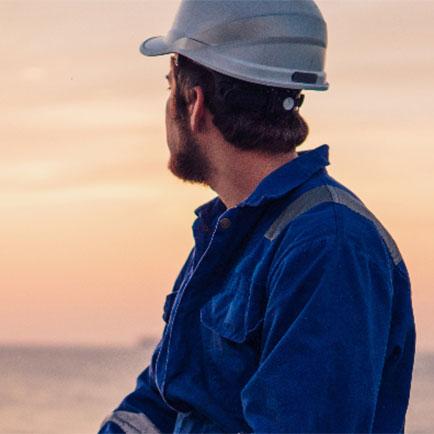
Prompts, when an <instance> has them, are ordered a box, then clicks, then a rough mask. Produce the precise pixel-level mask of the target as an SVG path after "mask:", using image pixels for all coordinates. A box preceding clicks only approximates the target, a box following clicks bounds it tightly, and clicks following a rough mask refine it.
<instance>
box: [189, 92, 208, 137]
mask: <svg viewBox="0 0 434 434" xmlns="http://www.w3.org/2000/svg"><path fill="white" fill-rule="evenodd" d="M191 92H192V95H191V96H192V99H191V101H190V103H189V107H188V110H189V114H190V128H191V131H192V132H193V133H197V132H200V131H202V130H203V127H204V125H205V118H206V113H207V109H206V106H205V95H204V93H203V90H202V88H201V87H200V86H195V87H193V89H191Z"/></svg>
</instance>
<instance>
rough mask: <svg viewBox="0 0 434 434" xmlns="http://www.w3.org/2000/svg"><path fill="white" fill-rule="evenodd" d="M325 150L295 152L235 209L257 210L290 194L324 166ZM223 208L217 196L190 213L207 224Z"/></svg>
mask: <svg viewBox="0 0 434 434" xmlns="http://www.w3.org/2000/svg"><path fill="white" fill-rule="evenodd" d="M329 164H330V162H329V146H328V145H322V146H319V147H318V148H315V149H312V150H309V151H301V152H298V157H297V158H295V159H294V160H291V161H289V162H288V163H285V164H284V165H282V166H280V167H278V168H277V169H276V170H274V171H273V172H271V173H270V174H268V175H267V176H266V177H265V178H264V179H263V180H262V181H261V182H260V183H259V184H258V186H257V187H256V189H255V190H254V191H253V192H252V194H251V195H250V196H249V197H248V198H247V199H245V200H244V201H242V202H240V203H239V204H238V205H237V207H244V206H252V207H255V206H259V205H261V204H262V203H263V202H266V201H267V200H270V199H277V198H279V197H281V196H283V195H285V194H287V193H289V192H290V191H291V190H294V189H295V188H297V187H298V186H300V185H301V184H303V183H304V182H305V181H307V180H308V179H309V178H311V177H312V176H313V175H314V174H315V173H316V172H318V171H319V170H321V169H323V168H324V167H326V166H328V165H329ZM225 210H226V206H225V205H224V203H223V202H222V201H221V200H220V198H219V197H218V196H217V197H215V198H214V199H212V200H210V201H209V202H207V203H205V204H203V205H201V206H200V207H199V208H197V209H196V210H195V211H194V212H195V214H196V215H197V216H198V217H203V218H204V219H206V220H208V218H209V217H211V216H215V215H216V214H217V213H218V214H221V213H222V212H224V211H225Z"/></svg>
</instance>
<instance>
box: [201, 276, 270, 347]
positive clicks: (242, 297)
mask: <svg viewBox="0 0 434 434" xmlns="http://www.w3.org/2000/svg"><path fill="white" fill-rule="evenodd" d="M262 289H263V287H262V286H261V285H258V284H255V283H253V282H252V281H251V280H250V279H249V278H247V277H246V276H244V275H241V274H238V275H236V276H235V277H232V278H231V279H230V281H229V282H228V284H227V285H226V286H225V288H224V289H223V290H222V291H220V292H219V293H218V294H216V295H214V296H213V297H212V298H211V299H210V300H209V301H208V302H206V303H205V304H204V305H203V306H202V308H201V310H200V320H201V323H202V324H203V325H204V326H205V327H207V328H208V329H211V330H213V331H214V332H215V333H217V334H219V335H220V336H223V337H224V338H226V339H229V340H231V341H234V342H237V343H241V342H244V341H245V340H246V339H247V337H248V335H249V334H250V333H252V332H253V331H254V330H256V329H257V328H258V326H259V325H260V324H261V323H262V320H263V316H262V315H261V313H262V311H263V308H264V306H263V303H262V293H263V291H262Z"/></svg>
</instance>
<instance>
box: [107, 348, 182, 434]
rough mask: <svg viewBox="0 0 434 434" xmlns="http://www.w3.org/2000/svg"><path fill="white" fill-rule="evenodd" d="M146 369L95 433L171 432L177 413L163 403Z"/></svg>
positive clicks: (148, 369)
mask: <svg viewBox="0 0 434 434" xmlns="http://www.w3.org/2000/svg"><path fill="white" fill-rule="evenodd" d="M154 354H155V353H154ZM150 369H151V368H150V366H148V367H147V368H146V369H145V370H144V371H143V372H142V373H141V374H140V375H139V377H138V378H137V384H136V388H135V390H134V391H133V392H132V393H130V394H129V395H127V396H126V397H125V398H124V399H123V401H122V402H121V403H120V405H119V406H118V407H117V408H116V409H115V410H114V411H113V412H112V413H111V414H110V415H109V416H108V417H107V418H106V419H105V420H104V421H103V422H102V424H101V427H100V430H99V431H98V434H115V433H116V434H120V433H122V434H123V433H171V432H173V429H174V426H175V421H176V417H177V412H176V411H174V410H173V409H172V408H170V407H169V406H168V405H167V404H166V403H165V402H164V401H163V399H162V397H161V395H160V393H159V391H158V389H157V387H156V385H155V382H154V381H153V379H152V376H151V375H150Z"/></svg>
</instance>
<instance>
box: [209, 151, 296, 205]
mask: <svg viewBox="0 0 434 434" xmlns="http://www.w3.org/2000/svg"><path fill="white" fill-rule="evenodd" d="M214 149H215V148H214ZM297 156H298V155H297V153H296V152H295V151H294V152H291V153H286V154H278V155H274V156H271V155H264V154H260V153H256V152H251V151H250V152H248V151H240V150H238V149H235V148H233V147H232V146H229V147H222V148H219V152H216V153H215V154H214V155H213V156H212V162H213V166H214V171H213V174H214V176H213V178H212V179H211V180H210V182H209V186H210V187H211V188H212V189H213V190H214V191H215V192H216V193H217V194H218V195H219V197H220V199H221V201H222V202H223V203H224V204H225V205H226V207H227V208H233V207H235V206H236V205H238V204H239V203H240V202H242V201H243V200H245V199H247V198H248V197H249V196H250V195H251V194H252V193H253V191H254V190H255V189H256V187H257V186H258V185H259V183H260V182H261V181H262V180H263V179H264V178H265V177H266V176H267V175H269V174H270V173H271V172H273V171H274V170H276V169H278V168H279V167H281V166H282V165H284V164H286V163H288V162H289V161H291V160H293V159H295V158H297Z"/></svg>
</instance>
